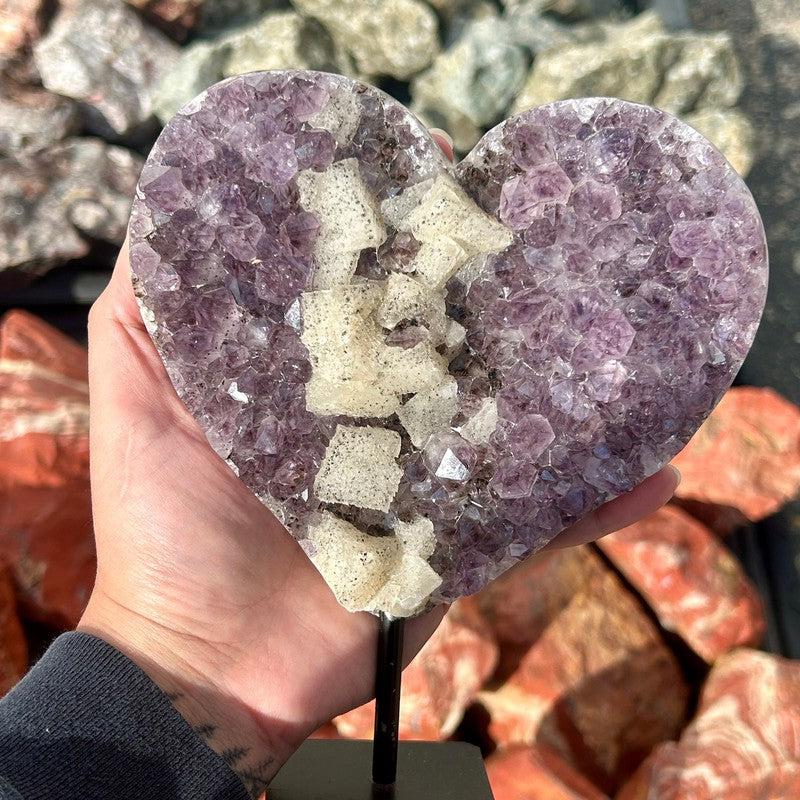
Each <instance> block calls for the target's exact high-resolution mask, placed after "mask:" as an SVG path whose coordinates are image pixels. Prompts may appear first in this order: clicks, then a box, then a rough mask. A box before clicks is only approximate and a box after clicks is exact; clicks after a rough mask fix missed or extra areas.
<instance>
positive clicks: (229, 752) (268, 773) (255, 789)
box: [194, 722, 275, 798]
mask: <svg viewBox="0 0 800 800" xmlns="http://www.w3.org/2000/svg"><path fill="white" fill-rule="evenodd" d="M194 731H195V733H197V734H199V735H200V736H202V737H203V739H205V741H206V743H207V744H208V746H209V747H210V748H211V749H212V750H214V751H215V752H216V753H217V754H218V755H219V757H220V758H221V759H222V760H223V761H224V762H225V763H226V764H227V765H228V766H229V767H230V768H231V769H232V770H233V771H234V772H235V773H236V774H237V775H238V776H239V779H240V780H241V781H242V783H243V784H244V786H245V789H247V792H248V794H250V796H251V797H254V798H258V797H261V795H262V794H263V793H264V792H265V791H266V790H267V788H268V786H269V782H270V780H272V778H273V776H274V774H275V759H274V758H273V757H272V756H266V757H265V756H264V754H263V753H260V754H255V753H253V750H252V748H250V747H224V746H223V745H222V742H221V741H215V740H220V739H221V738H222V737H221V736H220V735H219V728H218V726H217V725H214V724H213V723H210V722H206V723H203V724H201V725H195V726H194Z"/></svg>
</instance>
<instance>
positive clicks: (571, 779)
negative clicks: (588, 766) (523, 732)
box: [486, 745, 606, 800]
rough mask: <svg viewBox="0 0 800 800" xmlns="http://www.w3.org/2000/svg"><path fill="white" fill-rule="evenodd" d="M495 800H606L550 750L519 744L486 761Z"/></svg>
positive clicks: (604, 796)
mask: <svg viewBox="0 0 800 800" xmlns="http://www.w3.org/2000/svg"><path fill="white" fill-rule="evenodd" d="M486 772H487V773H488V774H489V783H490V784H491V786H492V793H493V794H494V800H605V798H606V795H604V794H603V793H602V792H601V791H600V790H599V789H598V788H597V787H595V786H592V784H591V783H589V781H587V780H586V779H585V778H584V777H583V776H582V775H579V774H578V773H577V772H575V770H574V769H572V767H570V766H569V764H567V763H566V762H564V761H563V760H562V759H561V758H559V757H558V756H557V755H556V754H555V753H554V752H552V751H551V750H549V749H548V748H546V747H527V746H524V745H517V746H515V747H510V748H508V749H507V750H500V751H498V752H497V753H495V754H494V755H492V756H490V757H489V759H488V760H487V761H486Z"/></svg>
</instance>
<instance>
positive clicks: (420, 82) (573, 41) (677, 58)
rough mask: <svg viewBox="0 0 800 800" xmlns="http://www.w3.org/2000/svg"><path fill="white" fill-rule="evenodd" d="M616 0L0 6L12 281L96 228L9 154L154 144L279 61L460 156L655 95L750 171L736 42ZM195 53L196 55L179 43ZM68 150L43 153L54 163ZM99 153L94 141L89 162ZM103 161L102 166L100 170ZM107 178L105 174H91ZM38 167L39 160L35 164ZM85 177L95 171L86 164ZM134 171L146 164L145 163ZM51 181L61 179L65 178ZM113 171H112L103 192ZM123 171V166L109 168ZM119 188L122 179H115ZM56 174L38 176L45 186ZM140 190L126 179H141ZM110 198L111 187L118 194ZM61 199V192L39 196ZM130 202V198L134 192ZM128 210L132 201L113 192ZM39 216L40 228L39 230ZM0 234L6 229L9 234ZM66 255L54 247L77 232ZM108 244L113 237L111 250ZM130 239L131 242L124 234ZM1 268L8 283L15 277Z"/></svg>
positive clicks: (2, 136)
mask: <svg viewBox="0 0 800 800" xmlns="http://www.w3.org/2000/svg"><path fill="white" fill-rule="evenodd" d="M624 5H625V4H622V3H619V2H617V0H596V1H595V0H592V1H591V2H589V0H514V1H512V0H507V1H505V0H504V2H503V3H499V2H496V1H495V0H369V2H360V0H359V1H358V2H356V1H355V0H347V2H337V3H330V2H321V1H320V0H292V1H291V2H290V0H225V2H211V0H127V2H124V1H123V0H73V1H72V2H69V3H62V4H60V5H58V6H57V7H54V6H53V4H48V3H42V2H39V0H31V2H27V1H25V2H19V0H13V1H12V2H8V3H6V4H5V5H4V6H3V8H2V9H0V174H2V175H3V179H2V180H0V194H2V197H3V200H4V203H3V206H4V207H10V208H13V209H15V210H14V215H15V217H16V220H17V221H19V219H20V216H19V212H18V210H17V209H19V208H23V209H24V211H23V215H22V217H21V219H22V220H23V224H25V225H27V224H30V225H31V227H32V228H33V233H32V234H30V235H28V234H23V235H22V239H23V242H22V245H21V246H20V245H18V244H15V241H14V240H15V239H16V238H17V237H18V236H19V232H18V228H17V227H14V226H12V230H13V236H9V237H6V238H3V239H2V240H0V285H10V284H11V283H13V284H16V285H19V284H21V283H24V282H25V281H29V280H30V278H31V277H34V276H38V275H41V274H43V273H44V272H46V271H47V270H49V269H51V268H52V267H56V266H61V265H63V264H68V263H70V262H72V261H74V260H75V259H76V258H81V257H84V256H85V255H87V254H89V255H90V256H94V257H95V258H97V259H100V260H101V263H102V262H104V261H105V260H106V259H107V258H108V255H107V252H106V251H104V250H103V248H102V247H100V248H98V247H97V246H96V245H97V240H95V239H94V238H93V236H92V234H91V232H90V231H86V230H85V229H81V228H80V226H75V224H74V223H73V222H72V221H71V220H70V218H69V214H67V213H66V212H62V211H56V213H55V217H56V218H57V220H58V221H57V222H56V223H54V228H55V229H56V230H57V231H58V233H57V235H56V236H55V237H54V235H53V229H52V228H50V229H45V228H43V227H42V223H41V215H40V214H38V213H37V208H38V202H36V201H35V203H34V205H36V206H37V208H34V209H33V210H31V209H30V207H29V205H28V203H29V192H28V187H27V185H25V184H24V182H21V180H20V177H19V170H20V169H26V167H22V168H20V167H18V166H15V165H14V164H13V163H12V164H10V165H9V164H5V163H3V161H2V159H4V158H5V159H10V158H18V157H20V156H21V155H25V154H28V153H30V152H35V151H40V150H48V149H50V148H53V147H55V146H56V145H57V144H58V143H59V142H60V141H62V140H66V139H69V138H70V137H74V136H76V135H78V136H84V135H87V134H91V135H99V136H101V137H102V138H103V139H105V140H106V141H107V142H109V143H112V144H115V145H122V146H124V147H126V148H133V150H134V151H135V153H134V154H132V155H131V156H130V157H131V158H132V159H133V160H134V162H135V163H137V164H138V154H139V153H143V152H146V151H147V150H148V149H149V147H150V146H151V144H152V142H153V141H154V139H155V136H156V134H157V133H158V130H159V125H161V124H163V123H164V122H165V121H166V120H167V119H169V117H171V116H172V114H174V113H175V111H176V110H177V109H178V108H179V107H180V106H181V105H182V104H183V103H184V102H186V101H188V100H189V99H191V98H192V97H194V96H195V95H197V94H198V93H199V92H200V91H202V90H203V89H205V88H206V87H208V86H210V85H211V84H213V83H215V82H217V81H218V80H220V79H221V78H224V77H227V76H229V75H235V74H239V73H242V72H248V71H253V70H264V69H286V68H304V69H320V70H324V71H330V72H338V73H342V74H345V75H349V76H352V77H358V78H363V79H366V80H369V81H370V82H373V83H378V84H379V85H381V86H382V87H383V88H385V89H387V90H388V91H389V92H390V93H391V94H394V95H395V96H397V97H398V98H399V99H401V100H402V101H404V102H407V103H410V105H411V107H412V108H413V109H414V111H415V112H416V113H417V114H419V115H420V117H421V118H422V119H423V121H424V122H426V123H427V124H430V125H437V126H439V127H442V128H445V129H447V130H449V132H450V133H451V135H452V136H453V138H454V139H455V143H456V147H457V149H458V150H459V151H460V152H461V153H465V152H466V151H468V150H469V149H470V148H471V147H472V146H473V145H474V144H475V142H476V141H477V140H478V139H479V138H480V136H481V135H482V134H483V133H484V132H485V131H486V129H487V128H489V127H491V126H492V125H494V124H495V123H497V122H499V121H500V120H501V119H503V118H504V117H505V116H508V115H509V114H510V113H512V112H516V111H519V110H522V109H525V108H528V107H530V106H531V105H533V104H535V103H541V102H547V101H549V100H556V99H562V98H569V97H574V96H579V95H592V94H612V95H618V96H620V97H623V98H628V99H637V100H645V101H647V102H652V103H655V104H656V105H661V106H663V107H664V108H665V109H667V110H670V111H673V112H676V113H678V114H679V115H680V116H681V117H683V118H684V119H685V120H686V121H687V122H689V123H690V124H691V125H693V126H695V127H696V128H697V129H698V130H700V131H701V132H702V133H704V134H705V135H706V136H708V137H709V138H710V139H711V140H712V141H713V142H714V143H715V144H717V145H718V146H719V147H720V148H721V149H722V150H723V151H724V152H725V153H726V155H727V156H728V158H729V159H730V160H731V162H732V163H733V165H734V166H735V167H736V169H737V170H738V171H739V172H740V173H742V174H744V173H746V172H747V170H748V169H749V166H750V164H751V163H752V160H753V150H754V137H753V132H752V127H751V125H750V123H749V121H748V119H747V117H746V116H745V115H744V114H743V113H742V111H741V110H740V109H739V108H737V107H736V103H737V101H738V97H739V93H740V91H741V84H742V79H741V76H740V70H739V68H738V65H737V60H736V56H735V54H734V52H733V49H732V47H731V43H730V41H729V39H728V37H727V36H726V35H725V34H723V33H691V32H684V33H679V34H677V33H673V32H670V31H668V30H666V29H665V28H664V26H663V25H662V24H661V23H660V22H659V20H658V18H657V17H656V16H655V15H654V14H653V13H646V14H640V15H638V16H636V17H634V18H632V19H631V18H630V17H629V14H627V13H626V12H625V11H624V10H623V7H624ZM181 45H182V46H181ZM58 152H59V151H56V155H55V156H52V155H43V156H39V157H37V158H38V162H39V163H40V164H41V163H42V162H43V161H44V162H46V161H47V160H48V159H50V158H53V157H59V156H58ZM84 152H87V151H83V150H81V149H80V148H78V153H77V155H76V156H75V157H76V158H77V159H78V160H79V161H80V157H81V155H82V154H83V153H84ZM95 166H96V165H95ZM90 168H92V169H93V168H94V166H90ZM37 169H38V167H34V171H36V170H37ZM77 169H78V171H81V169H82V165H80V164H78V165H77ZM134 171H135V169H134ZM55 172H56V175H55V176H54V177H53V178H52V181H53V182H54V183H58V181H59V178H58V171H57V170H56V171H55ZM108 172H109V170H101V172H100V173H99V175H100V178H99V183H100V184H102V183H103V182H104V181H106V176H107V174H108ZM110 172H111V173H113V172H114V168H113V167H111V168H110ZM108 181H109V182H110V184H111V185H112V187H111V188H112V194H113V185H114V184H115V182H116V181H117V178H115V177H114V176H113V174H112V175H111V177H109V178H108ZM39 184H40V179H39V178H37V187H38V186H39ZM125 185H126V186H127V184H125ZM97 190H98V191H100V192H104V188H103V186H98V187H97ZM41 194H44V195H46V196H48V197H51V196H55V197H56V200H57V198H58V197H59V196H61V195H63V192H62V191H61V190H60V189H59V188H58V187H54V188H53V191H52V192H51V191H50V190H49V188H48V187H46V186H45V187H41V188H36V189H34V195H35V196H36V197H39V196H40V195H41ZM124 196H125V197H128V198H129V194H126V195H124ZM109 203H110V205H111V206H112V207H113V210H110V211H109V212H108V213H109V214H111V215H113V216H114V217H115V218H116V217H117V216H118V215H119V212H121V218H122V219H124V217H125V214H126V213H127V209H128V204H127V203H125V202H123V201H122V200H121V199H120V200H119V201H117V200H116V199H114V200H109ZM27 214H30V217H31V220H30V222H28V217H27V216H26V215H27ZM0 227H3V226H2V225H0ZM62 236H63V238H64V240H65V243H66V244H65V245H64V246H54V244H53V241H54V238H60V237H62ZM104 238H105V237H104V236H100V237H99V240H103V239H104ZM111 240H112V241H113V242H117V240H118V237H112V239H111ZM2 273H8V275H7V276H6V278H5V280H3V278H2Z"/></svg>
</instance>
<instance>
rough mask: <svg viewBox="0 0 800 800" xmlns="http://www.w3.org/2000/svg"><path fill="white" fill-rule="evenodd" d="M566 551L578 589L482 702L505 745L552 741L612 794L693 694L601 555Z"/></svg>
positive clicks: (679, 717)
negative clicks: (689, 692) (504, 678)
mask: <svg viewBox="0 0 800 800" xmlns="http://www.w3.org/2000/svg"><path fill="white" fill-rule="evenodd" d="M564 553H568V554H569V555H568V556H567V555H564V556H563V558H565V559H566V558H569V560H570V562H571V564H570V565H569V569H568V570H567V571H568V572H573V574H579V575H581V576H582V579H581V585H580V588H578V590H577V591H576V592H575V593H574V594H573V596H572V597H571V598H570V600H569V602H568V603H567V605H566V606H565V607H564V608H563V609H562V610H561V611H560V612H558V614H557V615H556V616H555V617H554V618H553V619H552V620H551V621H550V623H549V624H548V625H547V627H546V628H545V629H544V631H543V632H542V634H541V635H540V636H539V638H538V639H537V640H536V642H534V644H533V645H532V646H531V648H530V650H529V651H528V652H527V654H526V655H525V657H524V658H523V659H522V661H521V663H520V665H519V668H518V669H517V671H516V672H515V673H514V674H513V675H512V676H511V677H510V678H509V679H508V681H506V682H505V683H504V684H503V685H502V686H501V687H500V688H499V689H497V690H495V691H484V692H481V694H480V695H479V702H480V703H482V704H483V706H484V707H485V709H486V710H487V712H488V713H489V716H490V723H489V734H490V736H491V737H492V739H493V740H494V741H495V742H496V743H497V744H498V745H500V746H501V747H507V746H509V745H511V744H532V743H534V742H535V743H536V744H537V745H541V744H544V745H547V746H549V747H552V748H553V749H554V750H556V751H557V752H558V753H559V754H560V755H561V756H562V757H563V758H564V759H565V760H566V761H568V762H569V763H570V764H571V765H572V766H573V767H574V768H575V769H577V770H578V771H579V772H581V773H582V774H583V775H584V776H585V777H587V778H588V779H589V780H591V781H592V783H594V784H595V785H597V786H598V787H600V788H601V789H602V790H603V791H606V792H611V791H613V790H614V789H616V788H617V787H618V786H619V785H620V784H621V783H622V782H623V781H624V780H625V779H626V778H627V777H628V776H629V775H630V774H631V773H632V772H633V771H634V770H635V769H636V767H637V766H638V765H639V763H640V762H641V761H642V760H643V759H644V758H645V756H647V754H648V753H649V752H650V751H651V750H652V748H653V747H654V746H655V745H656V744H658V743H659V742H662V741H664V740H665V739H669V738H671V737H673V736H675V734H676V733H677V732H678V731H679V729H680V726H681V723H682V722H683V718H684V712H685V706H686V691H687V690H686V685H685V683H684V680H683V676H682V674H681V671H680V669H679V667H678V664H677V662H676V660H675V658H674V656H673V655H672V653H671V652H670V651H669V650H668V649H667V647H666V645H665V644H664V643H663V641H662V640H661V638H660V635H659V632H658V631H657V629H656V628H655V626H654V625H653V623H652V622H651V621H650V620H649V619H648V617H647V616H646V614H645V612H644V611H643V609H642V607H641V606H640V605H639V603H638V601H637V600H636V598H635V597H634V596H633V595H632V594H631V593H630V592H629V591H628V590H627V589H625V588H624V587H623V586H622V584H621V582H620V580H619V579H618V578H617V576H616V575H615V574H614V573H613V572H612V571H611V570H610V569H609V568H608V567H606V566H605V564H604V563H603V562H602V560H601V559H600V557H599V556H598V555H596V554H595V553H594V552H593V551H592V550H591V549H590V548H588V547H580V548H573V549H571V550H569V551H564ZM564 569H565V570H566V569H567V568H566V567H564Z"/></svg>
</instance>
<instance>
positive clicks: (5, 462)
mask: <svg viewBox="0 0 800 800" xmlns="http://www.w3.org/2000/svg"><path fill="white" fill-rule="evenodd" d="M0 397H2V402H0V558H1V559H4V560H6V561H7V562H9V563H10V565H11V568H12V572H13V576H14V580H15V582H16V584H17V587H18V591H19V595H20V602H21V604H22V608H23V610H24V612H25V613H26V614H28V615H30V616H31V617H33V618H35V619H37V620H40V621H42V622H46V623H48V624H50V625H54V626H56V627H61V628H68V627H72V626H74V625H75V623H76V622H77V621H78V618H79V617H80V614H81V612H82V610H83V608H84V606H85V604H86V601H87V600H88V598H89V592H90V590H91V587H92V582H93V580H94V570H95V555H94V541H93V538H92V527H91V505H90V500H89V439H88V430H89V396H88V384H87V373H86V351H85V350H84V349H83V348H82V347H80V346H79V345H77V344H75V343H74V342H73V341H71V340H70V339H68V338H66V337H65V336H63V335H62V334H60V333H59V332H58V331H56V330H55V329H54V328H51V327H50V326H49V325H47V324H46V323H44V322H42V321H41V320H39V319H37V318H36V317H34V316H32V315H30V314H26V313H24V312H21V311H11V312H9V313H7V314H6V315H5V316H4V317H3V319H2V320H1V321H0Z"/></svg>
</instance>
